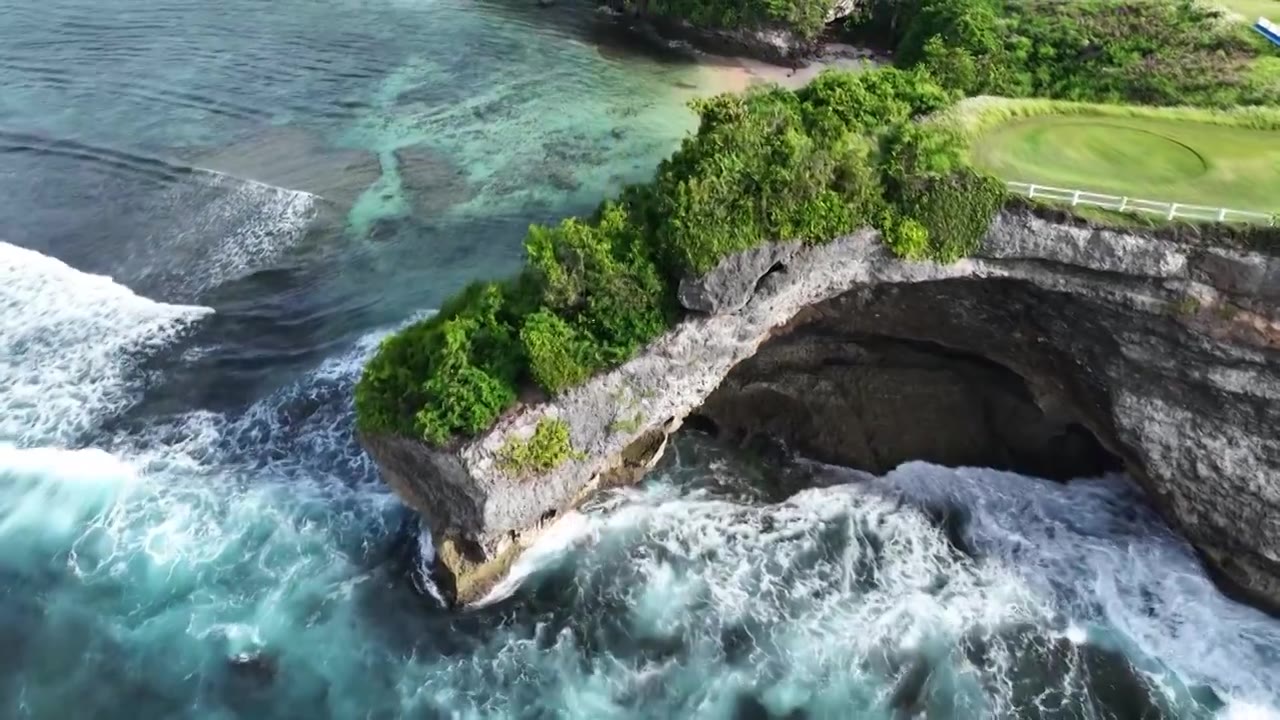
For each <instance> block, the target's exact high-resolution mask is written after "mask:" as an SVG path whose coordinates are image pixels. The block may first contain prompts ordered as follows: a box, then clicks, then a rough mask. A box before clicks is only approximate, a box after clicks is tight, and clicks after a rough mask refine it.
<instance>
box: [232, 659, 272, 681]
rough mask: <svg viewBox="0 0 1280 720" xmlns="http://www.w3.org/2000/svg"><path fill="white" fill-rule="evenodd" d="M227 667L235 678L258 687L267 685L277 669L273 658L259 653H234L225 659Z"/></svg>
mask: <svg viewBox="0 0 1280 720" xmlns="http://www.w3.org/2000/svg"><path fill="white" fill-rule="evenodd" d="M227 667H228V669H230V670H231V672H232V673H233V674H235V675H236V676H237V677H239V678H242V679H244V680H248V681H251V682H253V683H255V684H258V685H269V684H270V683H271V682H272V681H274V680H275V679H276V672H277V669H278V668H277V667H276V662H275V660H274V659H273V658H271V657H270V656H268V655H266V654H264V653H260V652H256V653H248V652H242V653H236V654H235V655H232V656H231V657H230V658H228V659H227Z"/></svg>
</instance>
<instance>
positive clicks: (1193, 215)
mask: <svg viewBox="0 0 1280 720" xmlns="http://www.w3.org/2000/svg"><path fill="white" fill-rule="evenodd" d="M1006 184H1007V185H1008V186H1009V189H1010V190H1012V191H1014V192H1016V193H1018V194H1020V195H1026V196H1027V197H1029V198H1036V199H1040V200H1048V201H1051V202H1061V203H1069V204H1070V205H1071V206H1072V207H1075V206H1077V205H1088V206H1091V207H1098V208H1103V209H1104V210H1116V211H1118V212H1138V213H1148V214H1151V215H1161V216H1163V217H1164V218H1165V219H1166V220H1173V219H1174V218H1185V219H1187V220H1207V221H1210V222H1247V223H1266V224H1268V225H1275V224H1276V216H1275V215H1269V214H1267V213H1260V212H1249V211H1247V210H1232V209H1231V208H1222V207H1205V206H1204V205H1187V204H1184V203H1168V202H1159V201H1157V200H1143V199H1141V198H1131V197H1121V196H1119V195H1103V194H1102V193H1095V192H1087V191H1084V190H1068V189H1066V188H1056V187H1049V186H1047V185H1033V184H1031V183H1020V182H1011V183H1006Z"/></svg>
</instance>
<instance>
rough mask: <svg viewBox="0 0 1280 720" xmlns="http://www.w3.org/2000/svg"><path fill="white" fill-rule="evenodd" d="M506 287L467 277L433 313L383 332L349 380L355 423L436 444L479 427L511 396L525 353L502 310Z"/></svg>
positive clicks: (512, 395) (493, 416)
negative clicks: (396, 330) (353, 388)
mask: <svg viewBox="0 0 1280 720" xmlns="http://www.w3.org/2000/svg"><path fill="white" fill-rule="evenodd" d="M511 287H512V286H502V285H498V284H495V283H475V284H472V285H470V286H468V287H467V288H466V289H465V290H463V291H462V292H461V293H459V294H458V295H457V296H456V297H455V298H454V299H453V300H452V301H450V302H449V303H448V304H446V306H445V307H444V308H442V309H441V311H440V312H439V313H438V314H437V315H436V316H435V317H432V318H430V319H428V320H424V321H421V322H418V323H415V324H414V325H412V326H410V327H408V328H406V329H404V330H402V331H401V332H399V333H396V334H394V335H391V336H390V337H388V338H387V339H386V340H384V341H383V343H382V345H381V346H380V347H379V349H378V352H377V353H375V354H374V357H373V358H372V359H371V360H370V361H369V363H368V364H367V365H366V366H365V370H364V374H363V375H362V376H361V378H360V381H359V383H357V385H356V393H355V401H356V416H357V420H358V423H359V426H360V429H361V430H363V431H367V432H396V433H400V434H404V435H411V436H417V437H421V438H424V439H426V440H427V441H429V442H432V443H436V444H443V443H444V442H446V441H447V440H448V439H449V438H450V437H451V436H453V435H455V434H458V433H475V432H479V431H480V430H482V429H484V428H486V427H487V426H488V425H489V423H491V422H492V421H493V419H494V418H496V417H497V416H498V414H499V413H500V412H501V411H502V409H504V408H505V407H507V406H509V405H510V404H511V403H513V402H515V398H516V380H517V377H518V375H519V371H520V367H521V366H522V365H523V361H524V354H523V352H522V351H521V348H520V343H519V342H518V340H517V338H516V334H515V332H514V330H513V325H512V324H511V318H510V317H509V314H508V313H507V312H505V311H506V309H507V307H506V305H507V300H508V297H509V293H510V290H511Z"/></svg>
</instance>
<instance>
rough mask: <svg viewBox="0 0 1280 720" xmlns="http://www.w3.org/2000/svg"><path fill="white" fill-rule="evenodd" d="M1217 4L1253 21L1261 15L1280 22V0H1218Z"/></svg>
mask: <svg viewBox="0 0 1280 720" xmlns="http://www.w3.org/2000/svg"><path fill="white" fill-rule="evenodd" d="M1215 4H1217V5H1219V6H1221V7H1224V8H1226V9H1227V10H1230V11H1231V12H1233V13H1236V14H1237V15H1240V16H1242V17H1244V19H1246V20H1248V21H1249V22H1250V23H1253V22H1254V21H1256V20H1257V19H1258V18H1260V17H1264V18H1268V19H1270V20H1273V21H1275V22H1280V0H1216V2H1215Z"/></svg>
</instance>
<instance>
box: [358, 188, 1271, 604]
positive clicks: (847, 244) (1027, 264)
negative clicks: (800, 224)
mask: <svg viewBox="0 0 1280 720" xmlns="http://www.w3.org/2000/svg"><path fill="white" fill-rule="evenodd" d="M782 257H785V258H786V260H785V262H782V265H784V266H785V272H773V273H770V272H768V271H769V270H770V269H773V268H775V267H776V266H778V265H779V263H780V260H779V258H782ZM1224 258H1225V260H1224ZM1270 262H1272V260H1271V259H1270V258H1269V256H1261V255H1258V254H1256V253H1250V252H1247V251H1244V250H1233V251H1231V254H1229V255H1228V254H1225V253H1215V252H1213V251H1209V250H1206V248H1205V246H1204V245H1203V244H1196V243H1190V242H1180V241H1178V240H1177V238H1168V237H1155V236H1151V235H1145V234H1139V233H1127V232H1118V231H1114V230H1100V229H1098V228H1095V227H1092V226H1089V225H1086V224H1080V223H1068V222H1053V221H1050V220H1046V219H1044V218H1042V217H1039V216H1037V215H1035V214H1033V213H1031V212H1028V211H1025V210H1020V211H1015V210H1009V211H1005V212H1004V213H1002V214H1001V215H1000V216H999V217H998V218H997V219H996V220H995V221H994V222H993V224H992V226H991V229H990V231H989V233H988V235H987V237H986V239H985V243H984V246H983V248H982V249H981V251H980V252H979V253H978V254H977V256H976V257H973V258H970V259H966V260H961V261H959V262H957V263H954V264H951V265H945V266H944V265H938V264H935V263H928V262H921V263H910V262H903V261H900V260H898V259H896V258H894V257H893V256H891V255H890V254H889V253H888V252H887V251H886V250H885V248H884V247H883V245H882V244H881V243H880V241H879V239H878V237H877V236H876V234H875V233H874V231H871V230H865V231H862V232H858V233H855V234H853V235H849V236H847V237H842V238H837V239H836V240H834V241H832V242H831V243H828V244H825V245H820V246H814V247H794V246H787V245H780V246H777V247H775V248H773V249H766V250H756V251H752V252H751V253H747V254H743V255H741V256H738V257H734V258H728V259H726V260H725V261H724V262H723V263H722V264H721V266H720V267H719V268H717V269H716V270H715V271H713V273H711V274H709V275H708V277H707V278H702V279H700V280H698V281H690V282H688V283H686V284H685V285H684V286H683V287H682V289H681V299H682V301H687V302H688V304H689V305H690V306H695V307H700V308H706V309H707V310H708V312H705V313H693V314H691V315H690V316H689V317H687V318H685V319H684V320H683V321H682V322H681V323H679V324H678V325H677V326H676V327H674V328H672V329H671V330H670V331H668V332H667V333H665V334H664V335H662V336H661V337H659V338H658V339H657V340H655V341H654V342H653V343H651V344H650V345H649V347H648V348H646V349H645V350H644V351H643V352H642V353H641V354H639V355H638V356H637V357H635V358H634V359H632V360H631V361H629V362H627V363H626V364H624V365H622V366H621V367H618V368H616V369H614V370H612V371H610V372H608V373H604V374H601V375H599V376H596V377H593V378H591V379H590V380H588V381H587V382H586V383H584V384H583V385H582V386H581V387H578V388H575V389H573V390H571V391H569V392H567V393H565V394H563V395H562V396H560V397H557V398H555V399H553V400H550V401H546V402H538V403H532V404H528V405H524V406H521V407H518V408H516V409H514V410H513V411H511V412H509V413H508V414H507V415H506V416H505V417H503V418H502V419H501V420H500V421H499V422H498V423H497V424H496V425H495V426H494V427H493V428H492V429H491V430H490V431H489V432H487V433H485V434H484V435H482V436H480V437H478V438H475V439H473V440H469V441H466V442H461V443H459V444H458V445H456V446H454V447H451V448H445V449H433V448H428V447H426V446H425V445H423V444H421V443H418V442H415V441H412V440H404V439H399V438H389V437H365V438H363V439H362V440H363V442H364V444H365V446H366V448H367V449H368V450H369V452H370V454H371V455H372V456H373V457H374V459H375V460H376V461H377V462H378V464H379V466H380V467H381V468H382V471H383V475H384V477H385V478H386V479H387V482H388V483H390V484H391V485H392V487H393V488H395V489H396V491H397V492H398V493H399V494H400V496H401V497H403V498H404V499H405V500H406V502H408V503H409V504H410V505H412V506H413V507H415V508H417V509H418V510H419V512H421V513H422V514H423V516H424V518H425V519H426V521H427V523H428V525H429V526H430V527H431V529H432V533H433V535H434V536H435V540H436V546H437V547H444V546H445V545H444V542H445V541H446V540H451V541H453V542H456V543H458V544H459V547H463V546H465V549H466V552H465V553H463V552H459V553H456V555H457V557H458V558H465V562H464V561H463V559H459V560H456V561H454V562H453V563H452V564H453V565H454V568H453V569H452V570H451V571H452V572H453V573H454V575H455V576H457V577H458V578H460V580H459V587H460V591H459V593H458V596H457V597H458V599H459V601H461V602H466V601H468V600H471V599H475V597H477V596H478V594H480V593H481V592H482V591H483V590H484V589H485V588H487V586H489V585H491V584H492V581H493V579H494V578H495V577H496V576H500V575H501V573H502V572H505V567H506V565H508V564H509V562H510V561H511V560H512V559H514V557H515V555H516V554H518V553H519V550H520V548H522V547H524V546H526V545H527V544H528V543H529V542H531V541H532V538H533V537H536V535H537V533H538V532H539V531H540V530H541V529H542V528H543V527H546V526H547V525H548V524H549V523H551V522H554V521H555V520H556V518H558V517H559V516H560V515H562V514H563V512H564V511H565V510H567V509H569V508H572V507H576V506H577V504H578V503H581V502H582V501H583V500H584V499H585V498H587V497H589V496H590V494H591V493H593V492H594V491H595V490H597V489H598V488H600V487H602V486H604V485H607V484H611V483H617V482H630V481H634V480H635V479H636V478H638V477H639V476H640V475H641V474H643V472H644V469H645V468H646V466H647V465H648V464H649V463H650V462H652V459H653V457H654V456H656V454H657V453H660V452H661V448H662V446H663V444H664V443H663V440H665V438H666V436H667V434H668V433H669V432H670V431H671V430H672V429H674V427H675V426H676V425H678V424H679V421H680V419H681V418H685V417H687V416H689V415H690V414H691V413H695V412H701V413H702V414H703V415H704V416H707V417H710V418H711V419H712V420H714V421H715V422H714V425H716V426H718V427H719V428H720V430H721V431H722V432H730V433H741V434H744V435H745V434H752V433H754V434H757V435H769V436H774V437H781V438H782V439H783V440H784V441H785V442H788V443H789V444H791V445H792V447H799V448H801V449H803V450H805V451H806V452H810V453H812V454H815V455H818V456H820V457H824V458H827V459H831V460H835V461H837V462H841V463H844V464H848V465H852V466H856V467H862V468H865V469H870V470H874V471H883V470H885V469H888V468H889V467H891V466H892V465H894V464H895V463H897V462H899V461H901V460H905V459H918V458H924V459H934V460H935V461H940V462H946V463H954V464H979V465H994V466H997V467H1010V468H1014V469H1021V470H1024V471H1031V472H1034V473H1036V474H1039V475H1048V476H1068V475H1077V474H1092V472H1093V471H1095V470H1097V469H1101V468H1104V467H1109V466H1110V465H1111V463H1123V465H1124V467H1125V468H1126V469H1127V470H1128V471H1129V472H1130V473H1131V474H1132V475H1133V476H1134V477H1135V478H1136V479H1137V480H1138V481H1139V482H1140V483H1141V484H1142V485H1143V486H1144V487H1145V488H1146V490H1147V491H1148V493H1149V494H1150V495H1151V497H1152V499H1153V500H1154V502H1155V504H1156V505H1157V507H1159V508H1160V509H1161V511H1162V512H1163V514H1164V516H1165V518H1166V519H1167V520H1168V521H1169V522H1170V523H1171V524H1172V525H1174V526H1175V527H1176V528H1178V529H1180V530H1181V531H1182V532H1183V533H1184V534H1185V535H1186V537H1187V538H1188V539H1189V540H1190V541H1191V542H1192V544H1194V545H1195V546H1196V547H1197V548H1198V549H1199V550H1200V552H1201V553H1202V555H1203V556H1204V557H1205V558H1206V559H1207V560H1208V561H1209V563H1210V565H1211V567H1212V568H1213V569H1214V570H1215V572H1217V573H1218V575H1219V576H1220V577H1221V578H1222V579H1224V581H1225V584H1226V586H1227V587H1228V588H1229V589H1231V590H1233V591H1236V592H1239V593H1241V594H1242V595H1243V596H1245V597H1247V598H1249V599H1251V600H1253V601H1255V602H1257V603H1259V604H1262V605H1265V606H1268V607H1280V328H1274V330H1277V331H1276V332H1273V331H1272V330H1273V328H1271V325H1269V323H1272V322H1273V320H1271V318H1274V317H1276V314H1277V313H1276V308H1275V303H1274V302H1273V301H1272V300H1269V299H1268V297H1270V296H1269V295H1268V293H1270V292H1271V285H1270V281H1269V280H1267V275H1266V272H1268V271H1266V270H1265V268H1266V267H1269V265H1268V264H1269V263H1270ZM1258 267H1262V268H1264V270H1263V271H1261V274H1259V272H1255V271H1252V270H1249V268H1258ZM748 287H749V288H750V290H749V292H748V293H747V295H746V297H745V299H744V297H743V292H744V290H743V289H744V288H748ZM692 288H697V290H694V289H692ZM1192 301H1194V302H1192ZM1223 308H1229V309H1231V312H1229V313H1228V312H1225V311H1223ZM1246 308H1247V310H1245V309H1246ZM762 346H763V349H762ZM753 356H755V357H753ZM744 361H745V362H744ZM717 388H719V390H717ZM543 418H555V419H559V420H562V421H563V422H565V423H566V424H567V425H568V428H569V434H570V439H571V442H572V445H573V448H574V450H575V451H576V452H577V453H579V454H578V455H576V456H575V457H574V458H572V459H570V460H569V461H567V462H565V463H564V464H563V465H561V466H560V467H557V468H555V469H554V470H552V471H551V472H549V473H547V474H546V475H545V476H543V477H539V478H532V479H525V480H520V479H516V478H512V477H508V476H507V474H506V473H505V472H504V471H503V470H502V467H501V463H498V462H497V461H496V458H497V457H498V455H499V452H500V449H501V448H502V447H503V445H504V443H506V442H507V441H508V440H509V439H510V438H512V437H515V438H527V437H529V436H531V435H532V433H533V431H534V428H535V427H536V426H537V424H538V422H539V421H540V420H542V419H543ZM637 448H647V450H645V451H644V452H637ZM637 456H638V457H639V458H640V460H637V459H636V457H637ZM619 469H621V470H622V472H618V471H619ZM443 555H444V553H442V556H443ZM445 562H446V564H448V560H447V559H446V560H445ZM490 568H497V571H496V572H490V570H489V569H490ZM472 577H480V578H481V579H482V580H483V582H470V581H469V580H468V578H472ZM464 586H465V588H466V589H465V590H463V587H464Z"/></svg>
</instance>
